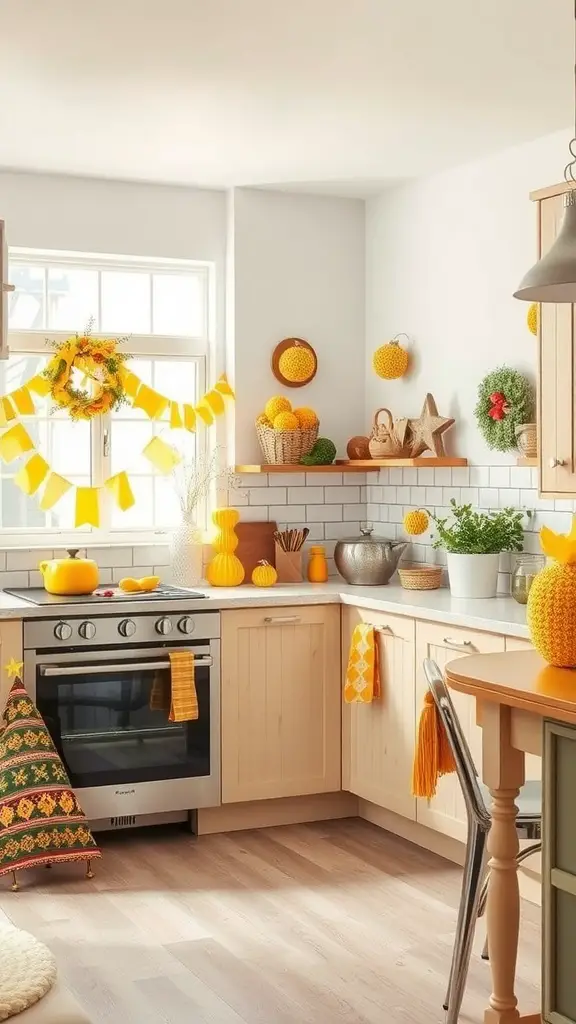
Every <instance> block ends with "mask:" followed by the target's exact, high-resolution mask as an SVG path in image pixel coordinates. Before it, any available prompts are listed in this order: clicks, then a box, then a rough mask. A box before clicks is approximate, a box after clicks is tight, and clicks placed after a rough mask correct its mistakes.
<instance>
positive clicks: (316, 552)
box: [308, 544, 328, 583]
mask: <svg viewBox="0 0 576 1024" xmlns="http://www.w3.org/2000/svg"><path fill="white" fill-rule="evenodd" d="M327 579H328V562H327V561H326V552H325V550H324V548H323V547H322V545H321V544H314V545H312V547H311V548H310V559H309V561H308V580H309V581H310V583H326V580H327Z"/></svg>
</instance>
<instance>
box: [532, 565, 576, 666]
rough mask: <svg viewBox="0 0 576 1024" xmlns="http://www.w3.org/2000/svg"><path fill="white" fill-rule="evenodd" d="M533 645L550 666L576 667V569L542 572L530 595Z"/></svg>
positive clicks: (564, 567) (550, 567) (561, 567)
mask: <svg viewBox="0 0 576 1024" xmlns="http://www.w3.org/2000/svg"><path fill="white" fill-rule="evenodd" d="M528 627H529V629H530V636H531V638H532V643H533V644H534V647H535V648H536V650H537V651H539V652H540V654H541V655H542V657H543V658H545V660H546V661H547V662H548V663H549V664H550V665H558V666H559V667H561V668H575V667H576V565H562V564H559V563H553V564H552V565H547V566H546V568H545V569H542V570H541V572H539V573H538V574H537V575H536V577H535V578H534V580H533V582H532V586H531V587H530V591H529V594H528Z"/></svg>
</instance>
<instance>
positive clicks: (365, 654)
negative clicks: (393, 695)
mask: <svg viewBox="0 0 576 1024" xmlns="http://www.w3.org/2000/svg"><path fill="white" fill-rule="evenodd" d="M380 692H381V690H380V667H379V664H378V643H377V640H376V630H375V629H374V627H373V626H370V625H368V623H366V622H361V623H359V625H358V626H355V627H354V632H353V633H352V640H351V642H350V653H349V655H348V668H347V669H346V682H345V683H344V700H345V702H346V704H357V703H359V704H370V703H371V702H372V701H373V700H376V699H377V698H378V697H380Z"/></svg>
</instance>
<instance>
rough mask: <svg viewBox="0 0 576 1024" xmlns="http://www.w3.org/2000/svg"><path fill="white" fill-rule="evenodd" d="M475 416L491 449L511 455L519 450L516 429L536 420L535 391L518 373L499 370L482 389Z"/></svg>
mask: <svg viewBox="0 0 576 1024" xmlns="http://www.w3.org/2000/svg"><path fill="white" fill-rule="evenodd" d="M474 415H475V416H476V420H477V423H478V426H479V428H480V431H481V433H482V435H483V437H484V440H485V441H486V444H487V445H488V447H489V448H495V449H496V451H499V452H507V451H510V449H512V448H516V447H517V443H516V427H517V426H519V425H520V424H521V423H530V422H532V420H533V417H534V388H533V387H532V385H531V383H530V381H529V380H528V379H527V378H526V377H525V376H524V375H523V374H522V373H520V372H519V371H518V370H512V369H511V368H510V367H509V366H499V367H498V369H496V370H493V371H492V373H489V374H487V375H486V377H484V380H483V381H482V382H481V383H480V385H479V387H478V402H477V404H476V408H475V410H474Z"/></svg>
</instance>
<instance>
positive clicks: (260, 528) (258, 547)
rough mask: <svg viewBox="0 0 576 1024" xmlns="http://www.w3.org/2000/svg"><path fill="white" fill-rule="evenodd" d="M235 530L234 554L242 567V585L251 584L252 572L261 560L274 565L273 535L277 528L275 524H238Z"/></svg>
mask: <svg viewBox="0 0 576 1024" xmlns="http://www.w3.org/2000/svg"><path fill="white" fill-rule="evenodd" d="M235 529H236V535H237V537H238V547H237V548H236V552H235V553H236V555H237V556H238V558H239V559H240V561H241V562H242V565H243V566H244V572H245V573H246V575H245V576H244V583H252V572H253V570H254V569H255V568H256V566H257V565H258V562H259V561H260V560H261V559H262V558H265V559H266V561H267V562H270V565H274V564H275V548H274V534H275V532H276V530H277V529H278V527H277V525H276V523H238V525H237V526H236V528H235Z"/></svg>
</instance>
